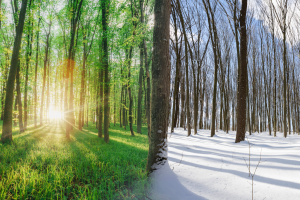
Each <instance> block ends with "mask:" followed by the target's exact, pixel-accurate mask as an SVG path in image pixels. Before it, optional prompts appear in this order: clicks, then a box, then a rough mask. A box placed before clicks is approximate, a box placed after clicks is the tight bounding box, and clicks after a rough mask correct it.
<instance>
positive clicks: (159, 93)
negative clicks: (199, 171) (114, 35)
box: [146, 0, 171, 172]
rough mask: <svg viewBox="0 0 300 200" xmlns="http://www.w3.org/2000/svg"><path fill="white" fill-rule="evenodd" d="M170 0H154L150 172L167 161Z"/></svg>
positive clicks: (148, 164)
mask: <svg viewBox="0 0 300 200" xmlns="http://www.w3.org/2000/svg"><path fill="white" fill-rule="evenodd" d="M170 12H171V3H170V0H164V1H161V0H155V6H154V13H155V22H154V32H153V63H152V96H151V125H150V140H149V141H150V144H149V153H148V160H147V167H146V170H147V171H150V172H152V171H153V170H155V169H157V168H158V166H159V165H163V164H164V163H165V162H166V159H167V158H166V156H165V155H164V154H163V153H162V152H163V151H165V150H166V145H167V143H166V138H167V131H168V124H167V121H168V119H167V118H168V108H169V106H168V104H169V96H170V94H169V93H170V61H169V38H170Z"/></svg>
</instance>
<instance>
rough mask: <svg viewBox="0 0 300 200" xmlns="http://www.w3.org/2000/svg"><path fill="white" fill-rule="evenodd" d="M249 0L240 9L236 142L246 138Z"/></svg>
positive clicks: (243, 0) (244, 0)
mask: <svg viewBox="0 0 300 200" xmlns="http://www.w3.org/2000/svg"><path fill="white" fill-rule="evenodd" d="M246 14H247V0H242V7H241V11H240V38H241V44H240V45H241V46H240V50H241V54H240V56H241V66H240V71H239V73H240V75H239V76H238V77H239V80H238V81H239V88H238V93H237V100H238V101H237V111H238V112H237V132H236V139H235V142H236V143H238V142H240V141H244V140H245V124H246V97H247V79H248V74H247V28H246Z"/></svg>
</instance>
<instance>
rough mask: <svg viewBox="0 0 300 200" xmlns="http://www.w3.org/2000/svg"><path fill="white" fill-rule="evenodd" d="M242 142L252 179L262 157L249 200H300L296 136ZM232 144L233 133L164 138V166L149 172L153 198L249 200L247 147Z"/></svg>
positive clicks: (299, 145) (299, 146) (299, 142)
mask: <svg viewBox="0 0 300 200" xmlns="http://www.w3.org/2000/svg"><path fill="white" fill-rule="evenodd" d="M247 138H248V139H249V142H250V143H251V145H252V144H253V146H252V147H251V149H250V152H251V157H250V163H251V165H250V166H251V168H250V170H251V173H252V174H253V173H254V171H255V169H256V166H257V164H258V162H259V160H260V153H261V163H260V164H259V166H258V167H257V170H256V174H255V176H254V179H253V180H254V184H253V188H254V189H253V190H254V192H253V195H254V199H260V200H263V199H266V200H267V199H300V178H299V177H300V168H299V166H300V156H299V152H300V136H299V135H288V137H287V138H284V137H283V134H282V133H277V137H274V136H269V133H267V132H264V133H254V134H252V135H251V136H249V135H247ZM234 141H235V132H229V134H226V133H225V132H223V131H219V132H217V133H216V135H215V136H214V137H210V131H208V130H199V131H198V133H197V135H191V136H190V137H187V131H185V130H183V129H175V133H173V134H169V137H168V163H167V165H166V166H164V167H163V168H161V169H159V170H157V171H156V172H155V173H154V178H155V179H154V185H156V188H155V189H154V193H157V194H160V195H161V196H163V197H164V198H162V199H178V200H179V199H186V200H191V199H216V200H218V199H222V200H223V199H224V200H225V199H228V200H232V199H245V200H246V199H251V197H252V180H251V177H249V170H248V168H247V165H248V164H249V144H248V142H247V140H246V141H244V142H241V143H238V144H236V143H234ZM246 163H247V164H246ZM181 190H183V192H181ZM184 194H189V196H187V198H184Z"/></svg>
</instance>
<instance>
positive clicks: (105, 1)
mask: <svg viewBox="0 0 300 200" xmlns="http://www.w3.org/2000/svg"><path fill="white" fill-rule="evenodd" d="M109 5H110V0H102V28H103V69H104V141H105V142H106V143H108V141H109V133H108V127H109V89H110V88H109V73H108V38H107V37H108V33H107V29H108V24H107V23H108V22H107V21H108V11H109Z"/></svg>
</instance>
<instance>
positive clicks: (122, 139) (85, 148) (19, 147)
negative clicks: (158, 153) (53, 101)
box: [0, 122, 148, 199]
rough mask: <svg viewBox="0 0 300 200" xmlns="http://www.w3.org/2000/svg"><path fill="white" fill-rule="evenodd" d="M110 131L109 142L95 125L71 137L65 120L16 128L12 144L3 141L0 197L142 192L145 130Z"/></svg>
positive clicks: (113, 195) (84, 196)
mask: <svg viewBox="0 0 300 200" xmlns="http://www.w3.org/2000/svg"><path fill="white" fill-rule="evenodd" d="M109 132H110V142H109V144H106V143H105V142H104V141H103V139H101V138H98V137H97V129H96V128H95V127H94V126H90V127H89V128H88V129H87V128H86V129H85V130H84V131H82V132H80V131H78V130H73V132H72V133H71V139H70V140H68V139H66V137H65V131H64V128H63V123H62V122H60V123H56V122H52V123H51V124H48V125H47V124H46V125H45V126H42V127H38V128H36V129H34V128H30V129H28V130H27V131H26V132H25V133H22V134H15V135H14V136H13V143H12V145H0V151H1V153H3V152H5V153H4V157H2V158H1V157H0V161H1V160H3V161H4V162H0V177H1V178H0V191H2V192H3V193H2V194H0V199H1V198H4V199H6V198H16V199H18V198H20V197H22V198H35V199H41V198H46V199H47V198H50V199H57V198H58V199H71V198H74V199H99V198H100V199H126V198H129V197H130V198H131V197H136V198H144V197H143V196H144V195H145V191H146V187H147V184H148V181H147V174H146V172H145V164H146V158H147V154H148V144H147V141H148V139H147V136H146V135H140V134H139V135H137V136H136V137H131V136H130V132H129V131H127V132H126V131H124V130H122V129H121V128H119V129H114V127H113V126H112V128H111V129H110V130H109ZM21 172H22V173H21ZM25 177H26V178H25ZM20 180H22V181H20ZM21 183H22V184H21ZM37 183H39V184H37ZM18 195H19V196H18ZM20 195H21V196H20Z"/></svg>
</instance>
